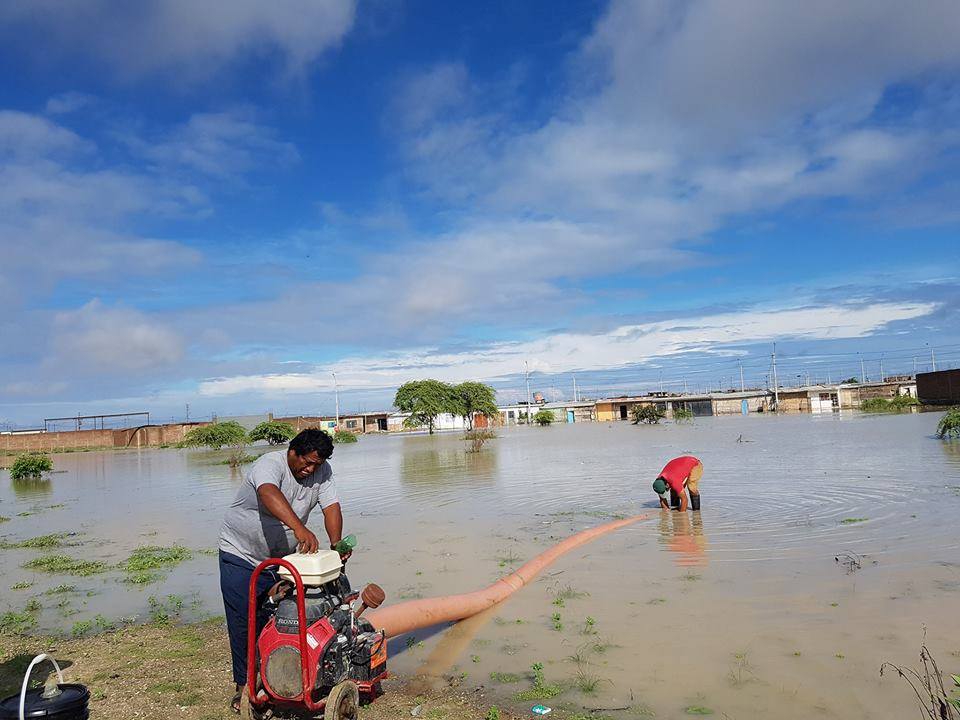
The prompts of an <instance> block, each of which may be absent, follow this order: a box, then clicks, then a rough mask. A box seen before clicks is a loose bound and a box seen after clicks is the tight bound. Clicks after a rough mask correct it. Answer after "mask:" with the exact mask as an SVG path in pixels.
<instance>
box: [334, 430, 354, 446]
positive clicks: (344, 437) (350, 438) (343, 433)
mask: <svg viewBox="0 0 960 720" xmlns="http://www.w3.org/2000/svg"><path fill="white" fill-rule="evenodd" d="M333 441H334V442H335V443H337V444H338V445H342V444H344V443H347V444H349V443H355V442H356V441H357V434H356V433H352V432H350V431H349V430H335V431H334V433H333Z"/></svg>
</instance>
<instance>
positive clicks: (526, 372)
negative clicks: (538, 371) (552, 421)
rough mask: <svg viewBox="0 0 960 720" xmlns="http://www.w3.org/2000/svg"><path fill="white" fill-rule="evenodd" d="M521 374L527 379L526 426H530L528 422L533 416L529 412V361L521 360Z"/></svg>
mask: <svg viewBox="0 0 960 720" xmlns="http://www.w3.org/2000/svg"><path fill="white" fill-rule="evenodd" d="M523 374H524V376H525V377H526V380H527V427H530V423H531V422H532V420H533V416H532V415H531V414H530V407H531V405H532V403H531V402H530V363H528V362H527V361H526V360H524V361H523Z"/></svg>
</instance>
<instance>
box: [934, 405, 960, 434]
mask: <svg viewBox="0 0 960 720" xmlns="http://www.w3.org/2000/svg"><path fill="white" fill-rule="evenodd" d="M937 437H940V438H951V437H956V438H960V408H954V409H953V410H950V411H949V412H947V414H946V415H944V416H943V417H942V418H940V423H939V424H938V425H937Z"/></svg>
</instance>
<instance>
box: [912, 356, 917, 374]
mask: <svg viewBox="0 0 960 720" xmlns="http://www.w3.org/2000/svg"><path fill="white" fill-rule="evenodd" d="M913 377H914V379H916V377H917V356H916V355H914V356H913Z"/></svg>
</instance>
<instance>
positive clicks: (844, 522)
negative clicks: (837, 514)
mask: <svg viewBox="0 0 960 720" xmlns="http://www.w3.org/2000/svg"><path fill="white" fill-rule="evenodd" d="M869 519H870V518H855V517H849V518H844V519H843V520H841V521H840V524H841V525H853V524H854V523H862V522H866V521H867V520H869Z"/></svg>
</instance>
